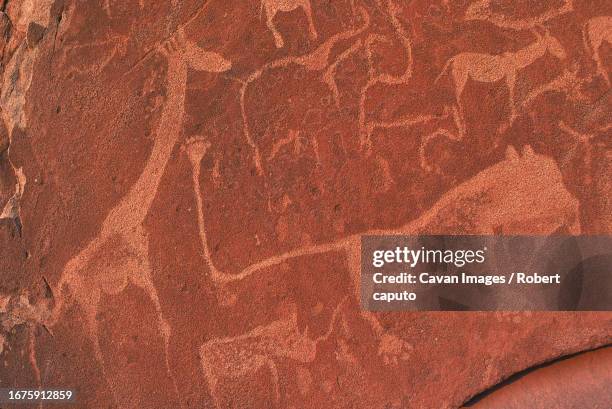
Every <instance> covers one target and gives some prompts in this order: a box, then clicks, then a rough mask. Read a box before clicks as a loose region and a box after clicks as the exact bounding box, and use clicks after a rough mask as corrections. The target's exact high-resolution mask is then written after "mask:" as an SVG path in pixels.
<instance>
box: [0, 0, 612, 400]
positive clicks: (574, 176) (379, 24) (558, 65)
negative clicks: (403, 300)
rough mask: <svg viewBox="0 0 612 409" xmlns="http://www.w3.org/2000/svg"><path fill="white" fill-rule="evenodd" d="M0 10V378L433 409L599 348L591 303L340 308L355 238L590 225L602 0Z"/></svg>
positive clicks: (601, 325) (603, 134) (287, 0)
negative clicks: (528, 307)
mask: <svg viewBox="0 0 612 409" xmlns="http://www.w3.org/2000/svg"><path fill="white" fill-rule="evenodd" d="M0 10H2V11H1V12H0V50H1V52H2V54H1V65H0V70H1V75H2V77H1V78H2V88H1V95H0V107H1V110H2V111H1V117H2V121H1V123H0V211H1V212H2V213H1V215H0V252H1V253H0V255H1V257H0V274H1V275H0V345H1V347H0V351H2V354H1V355H0V387H9V386H19V387H24V386H30V387H32V386H38V385H42V386H45V387H52V386H58V387H62V386H63V387H72V388H76V389H77V390H78V403H77V407H82V408H145V409H149V408H151V409H153V408H170V407H179V408H211V407H218V408H274V407H278V408H425V409H431V408H457V407H460V406H461V405H462V404H463V403H465V402H466V401H468V400H469V399H470V398H471V397H473V396H474V395H476V394H478V393H480V392H482V391H484V390H486V389H487V388H490V387H491V386H493V385H495V384H497V383H498V382H500V381H501V380H503V379H505V378H507V377H509V376H511V375H512V374H514V373H516V372H518V371H521V370H524V369H525V368H528V367H531V366H533V365H536V364H539V363H542V362H546V361H549V360H552V359H555V358H557V357H559V356H563V355H566V354H571V353H576V352H579V351H584V350H588V349H592V348H596V347H599V346H602V345H606V344H609V343H610V342H612V314H610V313H527V312H525V313H502V312H500V313H388V314H368V313H365V312H363V311H361V309H360V307H359V300H358V298H357V294H358V287H357V286H358V274H359V272H358V266H359V261H358V254H359V253H358V250H359V247H358V246H359V241H358V237H359V234H361V233H364V232H367V231H370V230H378V231H392V230H393V231H400V232H405V233H448V234H453V233H484V234H513V233H532V234H552V233H562V234H578V233H581V234H594V233H599V234H609V233H610V232H611V231H612V201H611V197H612V185H611V180H610V175H611V174H612V172H611V168H612V150H611V139H612V138H611V136H612V127H611V126H612V124H611V123H610V118H611V117H612V115H611V111H612V104H611V99H612V96H611V95H612V94H610V92H609V90H610V80H611V79H612V76H611V75H612V73H611V71H612V3H611V2H610V1H609V0H537V1H536V0H520V1H519V0H516V1H510V0H477V1H468V0H441V1H437V0H413V1H410V2H409V1H400V0H261V1H259V0H257V1H256V0H249V1H242V0H241V1H238V0H218V1H217V0H214V1H213V0H209V1H205V0H184V1H181V0H172V1H153V0H138V1H136V0H121V1H119V0H103V1H76V0H0ZM577 373H582V372H580V371H578V372H577ZM576 393H580V391H576Z"/></svg>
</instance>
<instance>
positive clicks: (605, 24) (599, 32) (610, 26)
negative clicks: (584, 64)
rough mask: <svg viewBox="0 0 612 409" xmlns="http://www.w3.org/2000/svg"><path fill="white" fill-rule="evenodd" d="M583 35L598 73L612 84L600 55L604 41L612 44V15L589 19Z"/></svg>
mask: <svg viewBox="0 0 612 409" xmlns="http://www.w3.org/2000/svg"><path fill="white" fill-rule="evenodd" d="M583 36H584V45H585V46H586V49H587V50H589V51H590V52H592V53H593V60H595V63H596V64H597V72H598V74H600V75H601V76H602V77H604V79H605V80H606V82H607V83H608V86H610V76H609V74H608V71H607V70H606V67H605V66H604V64H603V61H602V60H601V56H600V55H599V48H600V47H601V45H602V44H603V43H604V41H605V42H607V43H608V44H612V16H599V17H593V18H592V19H590V20H589V21H587V22H586V24H585V25H584V28H583Z"/></svg>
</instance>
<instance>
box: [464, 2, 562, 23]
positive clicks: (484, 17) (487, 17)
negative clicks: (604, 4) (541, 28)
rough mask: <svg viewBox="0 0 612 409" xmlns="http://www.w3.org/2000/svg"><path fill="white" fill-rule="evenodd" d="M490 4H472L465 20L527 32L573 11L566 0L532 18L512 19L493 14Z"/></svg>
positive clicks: (503, 15)
mask: <svg viewBox="0 0 612 409" xmlns="http://www.w3.org/2000/svg"><path fill="white" fill-rule="evenodd" d="M491 2H492V0H478V1H475V2H474V3H472V4H471V5H470V6H469V7H468V8H467V10H466V12H465V20H466V21H472V20H479V21H488V22H490V23H492V24H494V25H496V26H497V27H500V28H507V29H511V30H528V29H532V28H535V27H537V26H538V25H541V24H543V23H545V22H547V21H549V20H552V19H554V18H556V17H559V16H562V15H564V14H567V13H570V12H572V11H574V4H573V0H566V1H565V3H564V4H563V6H561V7H559V8H558V9H551V10H548V11H546V12H544V13H542V14H539V15H537V16H533V17H527V18H512V17H510V16H508V15H505V14H501V13H495V12H494V11H493V7H492V6H491Z"/></svg>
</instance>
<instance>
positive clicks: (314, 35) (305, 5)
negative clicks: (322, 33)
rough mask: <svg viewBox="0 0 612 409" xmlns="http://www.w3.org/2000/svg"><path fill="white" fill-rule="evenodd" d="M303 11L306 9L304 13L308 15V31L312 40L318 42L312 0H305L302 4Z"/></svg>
mask: <svg viewBox="0 0 612 409" xmlns="http://www.w3.org/2000/svg"><path fill="white" fill-rule="evenodd" d="M302 9H304V13H306V18H307V19H308V31H309V35H310V38H311V39H312V40H316V39H317V37H318V34H317V28H316V27H315V24H314V19H313V17H312V5H311V4H310V0H304V1H303V4H302Z"/></svg>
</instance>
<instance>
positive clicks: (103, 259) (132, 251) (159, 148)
mask: <svg viewBox="0 0 612 409" xmlns="http://www.w3.org/2000/svg"><path fill="white" fill-rule="evenodd" d="M158 51H159V52H161V53H162V54H163V55H164V56H166V57H167V61H168V72H167V79H166V90H167V99H166V103H165V106H164V109H163V111H162V113H161V118H160V121H159V126H158V128H157V130H156V132H155V140H154V143H153V148H152V151H151V154H150V156H149V159H148V161H147V163H146V165H145V168H144V170H143V172H142V173H141V175H140V177H139V178H138V180H137V181H136V183H135V184H134V185H133V186H132V187H131V189H130V191H129V192H128V193H127V194H126V195H125V196H124V197H123V198H122V199H121V201H120V202H119V203H118V204H117V205H116V206H115V207H114V208H113V209H112V210H111V211H110V212H109V213H108V215H107V216H106V219H105V220H104V222H103V223H102V226H101V229H100V233H99V234H98V235H97V237H95V238H94V239H93V240H92V241H91V242H90V243H89V244H88V245H87V246H86V247H85V248H84V249H83V250H82V251H81V252H80V253H79V254H78V255H76V256H75V257H73V258H72V259H71V260H70V261H69V262H68V263H67V264H66V266H65V268H64V271H63V273H62V276H61V278H60V281H59V285H58V286H59V288H60V289H64V288H67V289H68V290H69V294H70V295H71V296H72V298H73V300H74V301H76V303H77V304H78V305H79V306H80V307H81V308H82V310H83V313H84V315H85V325H86V326H87V330H88V332H89V333H88V335H89V337H90V338H91V340H92V343H93V347H94V353H95V358H96V359H97V360H98V362H99V363H100V365H101V367H102V371H103V372H104V368H105V365H104V359H103V356H102V351H101V349H100V344H99V338H98V325H97V320H96V314H97V313H98V304H99V302H100V299H101V296H102V294H103V293H106V294H119V293H121V292H122V291H123V290H124V289H125V288H126V286H127V285H128V284H129V283H132V284H134V285H136V286H138V287H139V288H141V289H143V290H144V291H145V293H146V294H147V296H148V297H149V298H150V299H151V301H152V302H153V304H154V306H155V309H156V311H157V316H158V320H159V326H160V331H161V335H162V337H163V339H164V343H165V351H166V354H165V355H166V356H165V359H166V367H167V369H168V372H169V373H170V366H169V362H168V346H169V339H170V326H169V325H168V323H167V322H166V321H165V319H164V318H163V314H162V307H161V304H160V300H159V296H158V294H157V290H156V289H155V286H154V284H153V280H152V277H151V275H152V271H151V266H150V265H149V256H148V248H149V241H148V237H147V232H146V231H145V229H144V226H143V223H144V221H145V218H146V216H147V214H148V212H149V210H150V208H151V205H152V203H153V200H154V199H155V196H156V194H157V190H158V188H159V184H160V181H161V178H162V176H163V173H164V170H165V167H166V164H167V163H168V160H169V159H170V155H171V153H172V150H173V147H174V146H175V144H176V142H177V140H178V139H179V137H180V135H181V129H182V126H181V124H182V121H183V115H184V111H185V105H184V104H185V101H184V100H185V92H186V83H187V72H188V68H189V67H191V68H193V69H196V70H199V71H208V72H222V71H227V70H228V69H230V67H231V63H230V62H229V61H227V60H226V59H225V58H223V57H222V56H220V55H219V54H217V53H214V52H208V51H203V50H201V49H200V48H198V47H197V46H196V45H195V44H194V43H192V42H190V41H189V40H187V39H185V37H184V34H183V32H182V30H179V31H178V32H177V33H175V35H174V36H173V37H171V38H170V40H168V41H167V42H165V43H164V44H162V45H161V46H160V47H159V49H158ZM61 309H62V305H61V303H60V305H58V308H57V310H56V312H55V315H56V317H55V319H57V316H58V315H59V314H61ZM170 375H171V374H170ZM105 376H106V374H105ZM171 377H172V375H171ZM107 380H108V377H107ZM109 386H110V387H111V390H113V392H114V385H113V384H112V383H110V382H109ZM175 387H176V385H175Z"/></svg>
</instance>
